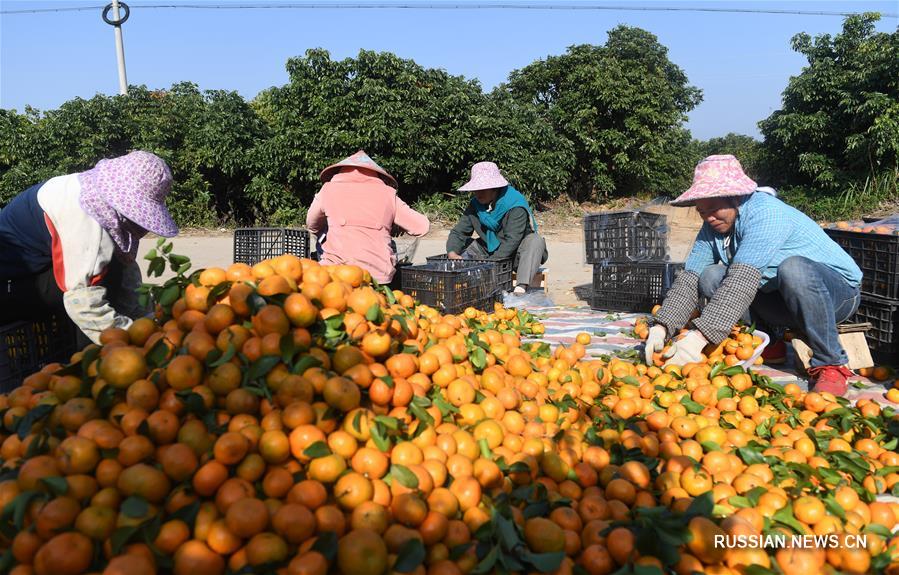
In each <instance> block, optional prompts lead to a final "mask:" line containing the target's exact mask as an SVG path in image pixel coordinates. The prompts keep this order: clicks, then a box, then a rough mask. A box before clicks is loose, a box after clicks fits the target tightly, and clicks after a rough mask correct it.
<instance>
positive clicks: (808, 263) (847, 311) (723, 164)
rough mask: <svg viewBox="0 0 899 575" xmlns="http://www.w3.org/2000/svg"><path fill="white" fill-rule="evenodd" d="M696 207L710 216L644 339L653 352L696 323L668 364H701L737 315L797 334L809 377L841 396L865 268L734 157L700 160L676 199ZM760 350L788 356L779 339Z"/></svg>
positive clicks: (774, 359)
mask: <svg viewBox="0 0 899 575" xmlns="http://www.w3.org/2000/svg"><path fill="white" fill-rule="evenodd" d="M671 204H672V205H675V206H696V209H697V211H698V212H699V214H700V216H702V219H703V220H704V221H705V223H704V224H703V226H702V229H701V230H700V232H699V234H698V235H697V237H696V241H695V243H694V244H693V249H692V251H691V252H690V255H689V257H688V258H687V262H686V264H685V269H684V272H683V273H681V274H680V275H679V276H678V278H677V280H675V282H674V285H672V287H671V289H670V290H669V292H668V294H667V296H666V298H665V301H664V303H663V304H662V307H661V309H659V311H658V312H657V314H656V322H657V324H656V325H655V326H653V328H652V329H651V330H650V334H649V337H648V338H647V342H646V355H647V358H651V357H652V353H653V352H654V351H658V350H660V349H661V348H662V346H663V345H664V342H665V339H666V337H671V336H674V335H675V334H677V333H678V332H679V331H680V330H681V328H683V327H684V326H685V325H687V322H688V321H689V319H690V316H691V315H692V314H693V311H694V310H695V309H696V307H697V305H700V306H701V314H700V315H699V317H697V318H695V319H694V320H693V329H692V330H691V331H689V332H688V333H687V335H686V336H685V337H684V338H683V339H680V340H678V342H677V343H676V344H675V345H673V346H672V349H673V354H672V355H671V356H670V357H669V359H668V360H667V362H668V363H673V364H684V363H687V362H691V361H697V360H698V359H699V356H700V354H701V353H702V350H703V348H704V347H705V346H706V345H707V344H709V343H712V344H715V345H717V344H719V343H721V342H722V341H723V340H724V339H726V338H727V337H728V335H729V334H730V331H731V328H732V326H733V325H734V324H735V323H736V322H737V321H738V320H740V319H742V320H743V321H744V322H746V323H751V322H755V323H756V324H757V325H759V324H762V325H766V326H769V327H774V328H780V327H789V328H792V329H795V330H798V331H800V332H801V333H802V334H803V337H804V341H806V342H807V343H808V345H809V347H810V348H811V350H812V352H813V356H812V359H811V367H810V368H809V375H810V376H811V377H812V378H813V380H814V384H815V387H814V388H815V390H816V391H825V392H830V393H833V394H834V395H838V396H839V395H843V394H844V393H845V392H846V389H847V387H848V386H847V380H848V378H849V377H850V376H851V375H852V373H851V372H850V371H849V370H848V369H847V368H846V364H847V363H848V358H847V356H846V352H845V350H843V348H842V346H841V345H840V341H839V339H838V333H837V324H838V323H840V322H842V321H845V320H847V319H849V318H850V317H852V315H853V314H854V313H855V312H856V309H857V308H858V304H859V302H860V299H861V297H860V291H859V286H860V284H861V278H862V272H861V270H860V269H859V267H858V266H857V265H856V264H855V262H854V261H853V260H852V258H851V257H850V256H849V254H847V253H846V252H845V251H844V250H843V249H842V248H841V247H840V246H839V245H837V244H836V243H835V242H834V241H833V240H831V239H830V238H829V237H828V236H827V234H825V233H824V231H823V230H822V229H821V227H820V226H819V225H818V224H817V223H815V222H814V221H813V220H812V219H811V218H809V217H808V216H806V215H805V214H803V213H802V212H800V211H799V210H797V209H795V208H793V207H791V206H789V205H787V204H785V203H784V202H782V201H781V200H779V199H777V198H776V197H775V195H774V190H771V189H770V188H759V187H758V186H757V185H756V183H755V182H754V181H753V180H752V179H750V178H749V177H748V176H746V174H744V173H743V169H742V167H741V166H740V163H739V162H738V161H737V159H736V158H735V157H733V156H730V155H717V156H709V157H708V158H706V159H704V160H703V161H702V162H700V163H699V165H698V166H697V167H696V171H695V173H694V177H693V185H692V186H691V187H690V189H689V190H687V191H686V192H684V193H683V194H682V195H681V196H680V197H678V198H677V199H675V200H674V201H672V202H671ZM763 357H764V358H765V360H766V362H768V363H779V362H780V363H782V362H783V361H784V360H785V357H786V345H785V344H784V342H783V341H782V340H779V339H778V340H776V341H773V342H772V344H771V345H769V346H768V347H767V348H766V349H765V351H764V352H763Z"/></svg>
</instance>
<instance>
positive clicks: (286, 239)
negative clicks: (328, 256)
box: [234, 228, 312, 266]
mask: <svg viewBox="0 0 899 575" xmlns="http://www.w3.org/2000/svg"><path fill="white" fill-rule="evenodd" d="M311 246H312V237H311V234H310V233H309V230H302V229H294V228H238V229H236V230H234V263H244V264H249V265H251V266H252V265H256V264H258V263H259V262H261V261H263V260H267V259H270V258H274V257H278V256H280V255H284V254H293V255H295V256H297V257H300V258H308V257H310V250H311Z"/></svg>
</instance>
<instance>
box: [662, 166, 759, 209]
mask: <svg viewBox="0 0 899 575" xmlns="http://www.w3.org/2000/svg"><path fill="white" fill-rule="evenodd" d="M756 189H758V184H756V183H755V181H754V180H753V179H752V178H750V177H749V176H747V175H746V174H745V173H744V172H743V167H742V166H741V165H740V162H739V160H737V158H735V157H734V156H732V155H730V154H722V155H716V156H709V157H707V158H706V159H704V160H702V161H701V162H699V164H697V165H696V169H695V170H694V172H693V185H692V186H690V189H688V190H687V191H686V192H684V193H683V194H681V195H680V196H678V197H677V198H675V199H673V200H671V202H670V203H671V205H672V206H693V205H695V204H696V201H697V200H704V199H708V198H727V197H736V196H747V195H749V194H751V193H753V192H754V191H756Z"/></svg>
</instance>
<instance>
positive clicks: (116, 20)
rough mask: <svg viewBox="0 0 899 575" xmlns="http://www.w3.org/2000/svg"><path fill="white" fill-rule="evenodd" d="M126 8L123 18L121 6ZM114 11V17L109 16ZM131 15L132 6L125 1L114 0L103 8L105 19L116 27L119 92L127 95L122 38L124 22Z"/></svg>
mask: <svg viewBox="0 0 899 575" xmlns="http://www.w3.org/2000/svg"><path fill="white" fill-rule="evenodd" d="M120 5H121V7H122V8H124V10H125V15H124V16H122V17H121V18H120V17H119V6H120ZM110 11H112V18H111V19H110V18H109V12H110ZM130 15H131V8H129V7H128V5H127V4H125V3H124V2H120V1H119V0H112V3H111V4H108V5H107V6H106V7H105V8H103V21H104V22H106V23H107V24H109V25H110V26H112V27H114V28H115V48H116V59H117V60H118V63H119V94H122V95H125V94H127V93H128V77H127V75H126V74H125V45H124V42H123V40H122V24H124V23H125V21H126V20H128V17H129V16H130Z"/></svg>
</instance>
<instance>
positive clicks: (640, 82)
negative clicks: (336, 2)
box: [0, 14, 899, 227]
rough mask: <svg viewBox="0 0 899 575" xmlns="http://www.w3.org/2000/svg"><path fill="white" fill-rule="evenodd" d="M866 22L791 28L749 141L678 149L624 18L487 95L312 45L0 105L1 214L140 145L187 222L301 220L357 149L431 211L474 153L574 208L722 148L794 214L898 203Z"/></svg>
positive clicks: (675, 88)
mask: <svg viewBox="0 0 899 575" xmlns="http://www.w3.org/2000/svg"><path fill="white" fill-rule="evenodd" d="M876 19H877V17H876V16H875V15H870V14H869V15H864V16H853V17H849V18H847V19H846V21H845V23H844V27H843V31H842V33H841V34H838V35H837V36H836V37H834V38H831V37H830V36H820V37H817V38H815V39H814V40H813V39H811V38H810V37H809V36H808V35H806V34H798V35H797V36H795V37H794V39H793V46H794V48H795V49H796V50H798V51H799V52H801V53H802V54H803V55H805V56H806V58H807V59H808V62H809V64H808V66H806V67H805V69H804V70H803V71H802V73H801V74H800V75H799V76H797V77H795V78H792V79H791V80H790V84H789V85H788V86H787V88H786V90H785V91H784V96H783V98H784V102H783V109H782V110H779V111H777V112H775V113H774V114H772V115H771V116H770V117H769V118H767V119H766V120H764V121H762V122H761V123H760V127H761V130H762V133H763V134H764V135H765V141H764V143H760V142H756V141H755V140H753V139H752V138H750V137H748V136H741V135H737V134H728V135H727V136H725V137H723V138H715V139H712V140H709V141H708V142H696V141H691V139H690V134H689V132H688V131H687V130H686V129H685V128H684V122H685V121H686V119H687V113H688V112H690V111H691V110H692V109H694V108H695V107H696V106H697V105H698V103H699V102H700V101H701V92H700V90H699V89H697V88H696V87H693V86H691V85H690V84H689V82H688V79H687V77H686V75H685V74H684V72H683V71H682V70H681V69H680V68H679V67H678V66H677V65H676V64H674V63H673V62H671V61H670V60H669V58H668V51H667V49H666V48H665V47H664V46H663V45H661V44H660V43H659V42H658V40H657V39H656V37H655V36H653V35H652V34H650V33H648V32H646V31H644V30H641V29H639V28H632V27H627V26H618V27H616V28H614V29H613V30H611V31H610V32H609V34H608V39H607V41H606V43H605V44H603V45H578V46H572V47H570V48H569V49H568V50H567V51H566V52H565V53H564V54H562V55H558V56H549V57H547V58H546V59H544V60H539V61H536V62H534V63H532V64H530V65H528V66H525V67H524V68H522V69H520V70H516V71H513V72H512V73H511V74H510V75H509V78H508V81H507V82H506V83H503V84H501V85H500V86H498V87H496V88H495V89H494V90H492V91H490V92H485V91H484V90H483V89H482V88H481V86H480V85H479V84H478V83H477V82H476V81H472V80H468V79H466V78H464V77H461V76H453V75H450V74H448V73H447V72H446V71H444V70H437V69H431V68H425V67H422V66H420V65H418V64H416V63H415V62H414V61H412V60H407V59H402V58H399V57H398V56H396V55H393V54H390V53H378V52H371V51H365V50H363V51H361V52H359V54H358V55H357V56H356V57H354V58H346V59H343V60H332V59H331V57H330V54H329V53H328V52H327V51H325V50H322V49H314V50H308V51H307V52H306V53H305V54H304V55H302V56H299V57H296V58H291V59H290V60H288V61H287V64H286V68H287V72H288V76H289V80H288V82H287V83H286V84H284V85H282V86H276V87H272V88H269V89H267V90H265V91H263V92H261V93H260V94H258V95H257V96H256V97H255V98H254V99H253V100H251V101H246V100H244V99H243V98H242V97H241V96H240V95H238V94H237V93H236V92H229V91H201V90H199V89H198V87H197V86H196V85H194V84H192V83H187V82H185V83H179V84H175V85H173V86H172V87H171V88H170V89H168V90H151V89H148V88H146V87H143V86H132V87H131V88H130V90H129V93H128V94H127V95H126V96H100V95H98V96H96V97H93V98H90V99H82V98H76V99H74V100H71V101H68V102H66V103H64V104H63V105H61V106H60V107H59V108H58V109H55V110H49V111H46V112H39V111H37V110H34V109H32V108H26V109H25V110H24V111H23V112H22V113H18V112H15V111H13V110H0V206H2V205H4V204H5V203H6V202H8V201H9V200H10V199H11V198H12V197H13V196H14V195H15V194H17V193H19V192H20V191H22V190H24V189H25V188H27V187H28V186H30V185H32V184H34V183H37V182H40V181H43V180H46V179H48V178H50V177H53V176H56V175H60V174H67V173H73V172H77V171H81V170H84V169H87V168H89V167H91V166H92V165H94V164H95V163H96V162H97V161H98V160H100V159H101V158H103V157H112V156H116V155H120V154H124V153H126V152H127V151H129V150H131V149H146V150H149V151H152V152H155V153H157V154H159V155H160V156H161V157H163V158H164V159H165V160H166V161H167V162H168V163H169V165H170V166H171V168H172V171H173V174H174V177H175V184H174V189H173V193H172V195H171V196H170V198H169V205H170V207H171V209H172V211H173V213H174V215H175V217H176V219H177V220H178V222H179V224H181V225H182V226H185V227H187V226H212V225H221V224H241V225H254V224H255V225H258V224H269V225H285V224H291V225H297V224H301V222H302V219H303V216H304V214H305V210H306V206H308V205H309V203H310V202H311V200H312V197H313V195H314V194H315V192H316V191H317V190H318V189H319V187H320V185H321V183H320V181H319V179H318V175H319V172H320V171H321V170H322V169H323V168H324V167H325V166H327V165H329V164H331V163H332V162H335V161H338V160H340V159H341V158H343V157H345V156H347V155H349V154H352V153H353V152H355V151H356V150H357V149H360V148H363V149H365V150H366V151H367V152H369V153H370V154H371V155H372V156H373V157H374V158H375V159H376V160H377V161H378V162H379V163H381V164H382V165H383V166H384V167H385V168H386V169H387V170H388V171H390V172H391V173H392V174H394V175H395V176H396V178H397V180H398V181H399V184H400V195H401V197H403V198H404V199H405V200H406V201H407V202H410V203H416V205H417V206H419V207H422V208H424V209H428V210H430V209H431V208H435V207H436V208H438V209H443V210H446V209H448V208H452V209H458V208H459V207H460V206H461V205H462V204H464V202H465V201H467V197H466V196H460V195H458V194H456V193H455V190H456V189H458V187H459V185H460V184H461V183H462V182H464V181H465V180H466V179H467V178H468V175H469V169H470V167H471V165H472V164H473V163H475V162H478V161H484V160H491V161H494V162H496V163H497V164H499V166H500V167H501V168H502V170H503V171H504V173H505V174H506V175H507V177H508V178H509V179H510V180H511V181H512V182H513V183H514V184H515V185H516V186H517V187H518V188H519V189H520V190H521V191H522V192H524V193H525V194H526V195H528V196H529V197H530V198H531V199H532V200H534V201H537V202H540V201H542V200H549V199H553V198H556V197H558V196H560V195H563V194H567V195H568V196H569V197H571V198H572V199H575V200H579V201H584V200H595V199H599V200H602V199H606V198H609V197H613V196H634V195H638V196H644V197H645V196H653V197H655V196H673V195H677V194H678V193H680V192H681V191H682V190H683V189H685V188H686V187H687V186H688V185H689V183H690V178H691V175H692V172H693V168H694V166H695V164H696V162H697V161H698V160H699V159H701V158H702V157H704V156H706V155H710V154H716V153H732V154H734V155H736V156H737V157H738V158H739V159H740V160H741V162H742V163H743V165H744V168H745V169H746V170H747V172H748V173H749V174H750V175H751V176H753V177H754V178H756V179H757V180H758V181H759V182H760V183H765V184H769V185H776V186H778V187H780V188H785V189H786V190H787V197H789V198H791V199H792V200H793V201H795V202H796V203H797V204H798V205H799V206H800V207H803V208H807V209H809V210H810V211H813V212H814V211H815V210H816V209H817V210H821V209H823V210H825V211H828V210H829V211H834V210H836V209H837V207H838V206H837V204H838V203H839V202H842V204H840V205H842V208H840V209H843V210H844V211H845V210H848V209H850V208H849V207H847V206H850V203H848V202H847V201H846V198H847V197H852V198H855V199H856V201H855V204H852V205H854V206H856V207H858V206H860V205H861V203H860V202H859V201H857V200H858V198H861V197H865V193H867V192H864V190H871V189H873V190H880V191H881V192H883V191H886V192H888V193H892V194H893V195H894V196H895V195H896V174H897V170H899V169H897V156H899V32H897V33H891V34H883V33H875V32H874V28H873V24H874V22H875V21H876ZM866 182H867V183H866ZM847 190H849V191H850V196H847V195H846V193H847V192H846V191H847ZM879 193H880V192H879ZM834 197H836V198H838V199H837V200H834V199H833V198H834ZM828 202H829V203H828ZM822 206H823V207H822ZM835 206H837V207H835Z"/></svg>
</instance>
